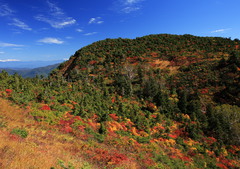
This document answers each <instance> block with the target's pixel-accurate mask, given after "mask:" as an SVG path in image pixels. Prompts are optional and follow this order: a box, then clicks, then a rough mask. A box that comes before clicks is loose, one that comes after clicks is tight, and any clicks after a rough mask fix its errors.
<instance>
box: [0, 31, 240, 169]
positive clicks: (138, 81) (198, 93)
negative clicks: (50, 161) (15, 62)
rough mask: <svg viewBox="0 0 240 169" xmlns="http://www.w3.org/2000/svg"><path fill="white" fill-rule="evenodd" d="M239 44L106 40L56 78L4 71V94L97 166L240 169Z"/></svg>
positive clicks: (0, 78)
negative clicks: (13, 73) (26, 76)
mask: <svg viewBox="0 0 240 169" xmlns="http://www.w3.org/2000/svg"><path fill="white" fill-rule="evenodd" d="M238 45H239V41H238V40H237V39H236V40H231V39H227V38H216V37H196V36H191V35H182V36H179V35H166V34H164V35H150V36H146V37H142V38H137V39H135V40H131V39H121V38H120V39H106V40H104V41H99V42H96V43H93V44H92V45H89V46H86V47H84V48H82V49H80V50H79V51H77V52H76V53H75V54H74V55H73V56H72V57H71V58H70V59H69V61H66V62H65V63H63V64H61V65H60V66H59V67H58V69H56V70H54V71H53V72H52V73H51V75H50V76H49V77H48V78H46V79H39V78H37V77H35V78H27V79H24V78H22V77H20V76H18V75H12V76H9V75H8V74H7V73H6V72H3V73H0V82H1V83H0V96H1V97H2V98H5V99H9V100H11V101H13V102H14V103H16V104H18V105H21V106H22V107H25V108H27V109H28V110H29V113H28V114H29V115H30V116H31V117H32V120H33V119H34V120H35V122H36V123H37V124H39V123H40V124H42V125H43V126H44V127H43V128H45V127H46V128H48V127H49V128H51V129H53V130H54V134H53V135H54V137H56V138H57V135H58V134H59V135H62V134H63V133H65V134H67V135H66V136H69V137H71V139H70V140H69V139H66V140H65V143H69V144H68V145H67V146H66V147H65V145H64V144H60V143H59V142H58V140H53V141H54V143H51V144H52V145H55V146H56V147H59V149H61V148H63V147H64V148H63V149H65V150H69V151H70V154H69V153H68V152H69V151H67V154H69V157H70V158H69V159H75V157H80V158H82V159H84V161H87V162H88V163H87V164H88V165H90V164H91V165H90V166H92V168H118V167H120V168H131V169H132V168H186V169H190V168H191V169H192V168H216V169H219V168H224V169H226V168H239V167H240V161H239V152H240V151H239V150H240V147H239V146H240V140H239V138H240V132H239V131H240V120H239V119H240V107H239V105H238V103H239V98H240V97H238V95H239V88H240V86H239V85H240V84H239V82H240V79H239V75H240V74H239V71H240V69H239V67H240V65H239V63H240V58H239V56H240V55H239V49H238ZM40 128H41V127H40ZM26 129H28V127H27V126H26ZM3 130H6V129H5V128H4V127H3ZM27 131H29V130H27ZM55 132H56V133H55ZM58 132H59V133H58ZM13 134H14V135H16V134H18V135H19V134H21V135H22V136H23V137H24V138H22V139H23V140H28V138H31V134H30V136H29V137H28V136H27V137H26V138H25V134H26V133H25V132H24V130H20V131H19V130H14V133H13ZM34 136H38V135H34ZM44 138H46V137H44ZM47 138H48V137H47ZM32 141H33V142H34V143H35V141H34V140H32ZM68 141H69V142H68ZM55 142H56V144H55ZM45 153H47V152H45ZM3 154H4V153H3ZM47 155H48V154H47ZM8 158H10V157H8ZM8 158H7V159H8ZM64 161H65V160H64ZM67 161H69V160H67ZM67 161H66V162H67ZM74 161H75V160H74ZM71 163H72V161H71ZM72 164H73V166H78V165H79V162H77V161H75V162H73V163H72ZM62 165H63V164H62ZM69 165H70V164H69ZM80 165H82V164H80ZM62 168H71V167H69V166H68V167H66V166H64V167H62Z"/></svg>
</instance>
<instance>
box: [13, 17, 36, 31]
mask: <svg viewBox="0 0 240 169" xmlns="http://www.w3.org/2000/svg"><path fill="white" fill-rule="evenodd" d="M9 25H14V26H16V27H19V28H21V29H24V30H28V31H31V30H32V28H30V27H29V26H28V25H27V24H26V23H24V22H23V21H20V20H19V19H17V18H13V19H12V23H9Z"/></svg>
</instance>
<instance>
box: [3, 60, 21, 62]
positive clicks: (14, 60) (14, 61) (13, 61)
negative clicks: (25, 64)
mask: <svg viewBox="0 0 240 169" xmlns="http://www.w3.org/2000/svg"><path fill="white" fill-rule="evenodd" d="M17 61H20V60H18V59H4V60H0V62H17Z"/></svg>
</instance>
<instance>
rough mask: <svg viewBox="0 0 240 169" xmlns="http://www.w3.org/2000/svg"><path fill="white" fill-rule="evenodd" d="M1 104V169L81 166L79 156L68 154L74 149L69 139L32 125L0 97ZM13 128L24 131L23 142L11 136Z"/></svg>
mask: <svg viewBox="0 0 240 169" xmlns="http://www.w3.org/2000/svg"><path fill="white" fill-rule="evenodd" d="M0 105H1V106H0V117H1V122H2V123H3V122H4V124H6V127H1V128H0V168H4V169H26V168H31V169H35V168H39V169H48V168H49V169H50V168H51V167H55V168H61V167H60V165H59V164H58V163H59V161H60V160H61V161H63V162H65V163H66V164H65V165H66V166H67V165H68V163H71V164H72V165H73V166H74V167H75V168H80V167H81V166H82V165H83V164H84V161H83V160H82V158H81V157H80V156H79V155H77V154H73V152H72V151H69V150H72V149H74V148H75V146H74V144H73V143H72V142H73V141H72V140H73V138H72V136H70V135H67V134H62V133H58V132H48V131H47V130H46V128H47V127H41V126H37V125H36V124H35V125H33V124H34V123H35V122H34V120H31V119H29V118H28V117H27V114H28V113H27V111H26V110H24V109H21V108H19V107H17V106H13V105H11V102H9V101H6V100H3V99H1V98H0ZM16 127H20V128H25V129H26V130H27V131H28V133H29V134H28V137H27V138H26V139H22V138H19V137H16V136H13V135H11V134H10V132H11V130H12V129H13V128H16ZM78 144H80V142H79V141H78ZM82 144H83V143H82Z"/></svg>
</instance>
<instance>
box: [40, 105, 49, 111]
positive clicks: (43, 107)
mask: <svg viewBox="0 0 240 169" xmlns="http://www.w3.org/2000/svg"><path fill="white" fill-rule="evenodd" d="M41 110H51V108H50V107H49V106H48V105H43V106H42V107H41Z"/></svg>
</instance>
